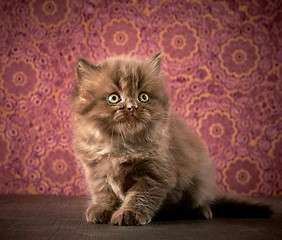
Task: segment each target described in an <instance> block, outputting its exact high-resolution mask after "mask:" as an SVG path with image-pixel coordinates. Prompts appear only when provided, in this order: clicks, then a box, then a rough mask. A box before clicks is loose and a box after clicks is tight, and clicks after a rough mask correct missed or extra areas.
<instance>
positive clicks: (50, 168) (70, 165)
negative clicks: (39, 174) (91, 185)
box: [42, 149, 77, 184]
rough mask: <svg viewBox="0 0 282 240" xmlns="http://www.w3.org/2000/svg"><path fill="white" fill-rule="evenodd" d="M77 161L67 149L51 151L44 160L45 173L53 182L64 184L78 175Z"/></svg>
mask: <svg viewBox="0 0 282 240" xmlns="http://www.w3.org/2000/svg"><path fill="white" fill-rule="evenodd" d="M76 165H77V164H76V161H75V158H74V156H73V155H72V154H71V153H70V152H69V151H67V150H61V149H57V150H53V151H50V152H49V154H48V155H47V157H46V158H45V159H44V161H43V166H42V170H43V175H44V176H45V177H46V178H48V179H50V180H51V181H52V182H53V183H57V184H64V183H66V182H69V181H71V180H72V179H73V177H74V176H75V175H76V168H77V166H76Z"/></svg>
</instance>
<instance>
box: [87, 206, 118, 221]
mask: <svg viewBox="0 0 282 240" xmlns="http://www.w3.org/2000/svg"><path fill="white" fill-rule="evenodd" d="M112 214H113V212H112V211H110V210H107V209H104V208H103V207H101V206H99V205H91V206H90V207H89V208H88V209H87V210H86V221H87V222H92V223H108V222H109V221H110V219H111V216H112Z"/></svg>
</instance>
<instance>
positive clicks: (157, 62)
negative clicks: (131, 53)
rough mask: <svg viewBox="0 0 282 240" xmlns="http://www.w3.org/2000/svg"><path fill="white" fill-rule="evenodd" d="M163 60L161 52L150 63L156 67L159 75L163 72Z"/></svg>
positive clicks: (150, 59)
mask: <svg viewBox="0 0 282 240" xmlns="http://www.w3.org/2000/svg"><path fill="white" fill-rule="evenodd" d="M161 59H162V53H161V52H159V53H158V54H156V55H154V56H153V57H151V58H149V63H150V64H151V65H152V66H153V67H154V69H155V70H157V71H158V73H159V72H160V70H161Z"/></svg>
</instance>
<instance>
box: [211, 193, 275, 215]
mask: <svg viewBox="0 0 282 240" xmlns="http://www.w3.org/2000/svg"><path fill="white" fill-rule="evenodd" d="M211 210H212V213H213V216H214V217H231V218H267V217H270V216H271V215H272V214H273V211H272V209H271V207H270V206H269V205H267V204H265V203H262V202H258V201H256V200H254V199H253V198H245V197H241V196H233V195H228V194H227V195H221V196H218V197H217V198H216V200H215V201H214V202H213V203H212V204H211Z"/></svg>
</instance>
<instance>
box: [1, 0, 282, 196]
mask: <svg viewBox="0 0 282 240" xmlns="http://www.w3.org/2000/svg"><path fill="white" fill-rule="evenodd" d="M0 19H1V20H0V69H1V70H0V193H2V194H8V193H18V194H62V195H78V194H85V193H86V189H85V183H84V178H83V172H82V169H81V165H80V163H79V161H78V160H77V159H75V157H74V155H73V151H72V148H71V138H72V122H71V118H70V111H69V107H68V99H69V96H70V93H71V89H72V87H73V83H74V67H75V64H76V61H77V58H78V57H84V58H86V59H88V60H89V61H91V62H93V63H98V62H99V61H101V60H103V59H104V58H106V57H108V56H114V55H125V56H138V57H139V58H144V59H145V58H147V57H149V56H152V55H154V54H156V53H158V52H159V51H160V50H161V51H162V54H163V61H162V74H163V75H164V77H165V78H166V80H167V88H168V91H169V93H170V97H171V107H172V108H173V109H174V110H175V111H177V112H178V113H179V114H180V115H181V116H182V117H183V118H184V119H185V120H186V122H187V124H188V125H190V126H191V127H192V128H193V129H194V131H195V132H197V133H198V134H199V135H200V136H201V137H202V138H203V139H204V141H205V142H206V144H207V148H208V150H209V153H210V156H211V159H212V161H213V163H214V166H215V168H216V173H217V182H218V185H219V188H220V189H221V190H222V191H225V192H234V193H240V194H246V195H281V194H282V104H281V103H282V2H281V1H280V0H225V1H224V0H179V1H177V0H172V1H169V0H162V1H158V0H146V1H145V0H144V1H141V0H120V1H117V0H116V1H110V0H105V1H104V0H84V1H75V0H56V1H55V0H10V1H1V2H0Z"/></svg>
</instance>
